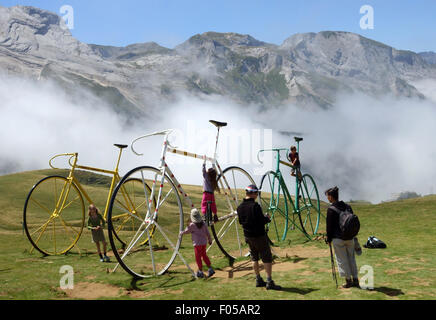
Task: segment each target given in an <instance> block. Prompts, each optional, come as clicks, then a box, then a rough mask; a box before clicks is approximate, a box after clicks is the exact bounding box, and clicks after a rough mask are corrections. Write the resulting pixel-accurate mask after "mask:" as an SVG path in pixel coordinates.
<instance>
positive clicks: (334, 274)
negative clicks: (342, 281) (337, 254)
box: [329, 242, 338, 289]
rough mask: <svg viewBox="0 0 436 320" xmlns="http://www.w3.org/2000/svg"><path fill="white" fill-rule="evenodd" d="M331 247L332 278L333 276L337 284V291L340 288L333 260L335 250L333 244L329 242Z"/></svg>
mask: <svg viewBox="0 0 436 320" xmlns="http://www.w3.org/2000/svg"><path fill="white" fill-rule="evenodd" d="M329 247H330V261H331V263H332V276H333V280H334V281H335V283H336V289H337V288H338V278H337V277H336V268H335V262H334V260H333V250H332V243H331V242H329Z"/></svg>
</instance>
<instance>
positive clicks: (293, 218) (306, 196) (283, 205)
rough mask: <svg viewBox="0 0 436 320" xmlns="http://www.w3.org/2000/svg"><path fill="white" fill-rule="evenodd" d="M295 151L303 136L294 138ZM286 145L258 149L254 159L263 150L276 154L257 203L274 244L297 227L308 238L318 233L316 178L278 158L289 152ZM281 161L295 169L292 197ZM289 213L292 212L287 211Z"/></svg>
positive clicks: (318, 206) (318, 204) (263, 180)
mask: <svg viewBox="0 0 436 320" xmlns="http://www.w3.org/2000/svg"><path fill="white" fill-rule="evenodd" d="M294 139H295V141H296V143H297V152H299V149H300V142H301V141H303V138H299V137H295V138H294ZM288 150H289V149H285V148H276V149H264V150H260V151H259V153H258V155H257V158H258V160H259V162H260V163H262V161H261V160H260V157H259V156H260V154H261V153H263V152H267V151H269V152H275V153H276V157H275V158H276V166H275V171H268V172H267V173H265V174H264V175H263V177H262V180H261V183H260V191H261V192H260V196H259V200H258V201H259V204H260V205H261V207H262V209H263V212H264V213H268V214H269V216H270V218H271V222H270V223H269V224H268V225H267V229H268V237H269V239H270V241H271V242H272V243H273V244H274V243H276V242H280V241H284V240H285V239H286V235H287V233H288V231H289V230H290V229H298V230H300V231H301V232H302V233H303V234H304V235H305V236H306V237H307V238H308V239H309V240H312V237H313V236H316V235H317V233H318V229H319V225H320V220H321V211H320V201H319V194H318V189H317V187H316V184H315V180H314V179H313V178H312V176H310V175H309V174H301V171H300V169H299V168H298V167H294V166H292V165H291V164H290V163H288V162H286V161H282V160H281V159H280V152H282V151H288ZM280 164H282V165H285V166H287V167H290V168H293V169H295V170H296V177H295V181H296V183H295V195H294V196H293V197H292V196H291V194H290V192H289V189H288V188H287V186H286V183H285V179H284V175H283V173H282V172H281V171H280ZM290 212H291V213H290Z"/></svg>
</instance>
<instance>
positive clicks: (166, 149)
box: [131, 129, 237, 222]
mask: <svg viewBox="0 0 436 320" xmlns="http://www.w3.org/2000/svg"><path fill="white" fill-rule="evenodd" d="M172 131H173V130H171V129H170V130H166V131H162V132H156V133H152V134H149V135H145V136H142V137H139V138H137V139H136V140H134V141H133V142H132V145H131V148H132V151H133V152H134V153H135V154H137V155H142V154H140V153H137V152H136V151H135V149H134V148H133V145H134V143H135V142H136V141H138V140H140V139H143V138H147V137H151V136H156V135H164V142H163V146H162V151H161V157H160V165H159V167H158V169H160V170H161V171H162V173H161V175H162V179H161V181H160V187H159V192H158V198H157V203H158V205H157V207H156V210H155V212H154V214H153V217H151V216H150V215H149V214H150V208H149V212H148V214H147V217H146V220H148V221H147V222H149V221H151V220H155V219H156V217H157V215H158V212H159V204H160V203H161V200H162V190H163V183H164V180H165V175H167V176H169V177H170V178H171V180H172V181H173V182H174V184H175V185H176V186H177V189H178V192H179V193H180V194H181V195H182V196H183V199H184V200H185V202H186V203H187V205H188V206H189V207H190V208H192V209H193V208H195V206H194V204H193V203H192V200H191V198H190V197H189V195H188V194H187V193H186V192H185V191H184V189H183V187H182V185H181V184H180V182H179V181H178V180H177V178H176V176H175V175H174V174H173V172H172V171H171V169H170V167H169V166H168V164H167V163H166V161H165V159H166V155H167V153H172V154H177V155H181V156H184V157H190V158H195V159H199V160H206V161H209V162H211V163H212V167H213V168H214V169H215V170H216V171H217V173H218V174H219V175H220V176H222V177H223V180H224V182H222V181H220V188H221V190H228V192H229V194H230V197H229V194H228V193H227V191H224V194H225V196H226V200H227V203H228V205H229V207H230V208H231V210H232V211H231V212H230V213H229V214H227V215H225V216H222V217H220V218H219V220H218V221H223V220H227V219H229V218H232V217H235V216H236V215H237V212H236V208H235V207H236V201H237V199H236V196H235V195H233V192H232V190H231V188H230V185H229V183H228V182H227V179H226V178H225V176H224V175H223V170H222V169H221V166H220V165H219V163H218V161H217V159H216V158H217V148H218V140H219V129H218V134H217V137H216V144H215V151H214V156H213V157H208V156H206V155H199V154H196V153H192V152H188V151H184V150H179V149H177V148H176V147H173V146H171V144H170V143H169V141H168V137H169V135H170V134H171V132H172ZM156 182H157V181H156V177H155V179H154V181H153V187H152V189H151V190H152V191H151V195H150V199H152V197H153V196H154V192H155V187H156ZM224 183H225V185H224ZM230 198H232V199H233V201H234V202H235V206H233V205H232V201H231V199H230Z"/></svg>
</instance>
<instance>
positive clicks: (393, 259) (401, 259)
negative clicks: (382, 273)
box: [383, 257, 404, 263]
mask: <svg viewBox="0 0 436 320" xmlns="http://www.w3.org/2000/svg"><path fill="white" fill-rule="evenodd" d="M383 260H385V261H387V262H390V263H396V262H400V261H403V260H404V259H403V258H396V257H393V258H391V259H389V258H383Z"/></svg>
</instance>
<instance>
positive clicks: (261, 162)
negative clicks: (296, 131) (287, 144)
mask: <svg viewBox="0 0 436 320" xmlns="http://www.w3.org/2000/svg"><path fill="white" fill-rule="evenodd" d="M287 150H288V149H286V148H276V149H264V150H260V151H259V152H258V153H257V161H259V163H260V164H263V161H262V160H260V158H259V156H260V154H261V153H262V152H266V151H274V152H277V153H279V154H280V151H287Z"/></svg>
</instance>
